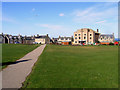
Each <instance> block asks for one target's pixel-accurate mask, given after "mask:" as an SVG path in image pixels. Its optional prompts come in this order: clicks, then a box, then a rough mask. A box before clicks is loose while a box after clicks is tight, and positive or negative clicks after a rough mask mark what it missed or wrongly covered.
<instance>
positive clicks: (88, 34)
mask: <svg viewBox="0 0 120 90" xmlns="http://www.w3.org/2000/svg"><path fill="white" fill-rule="evenodd" d="M99 34H100V33H99V32H98V29H97V31H94V30H92V29H89V28H82V29H78V30H77V31H76V32H74V43H73V44H75V45H80V44H83V43H84V44H85V45H87V44H94V43H97V42H98V38H99Z"/></svg>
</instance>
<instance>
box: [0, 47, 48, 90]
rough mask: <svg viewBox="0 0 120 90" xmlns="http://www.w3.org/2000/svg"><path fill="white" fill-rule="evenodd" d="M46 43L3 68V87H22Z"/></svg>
mask: <svg viewBox="0 0 120 90" xmlns="http://www.w3.org/2000/svg"><path fill="white" fill-rule="evenodd" d="M45 46H46V45H41V46H39V47H38V48H36V49H35V50H33V51H32V52H30V53H28V54H26V55H25V56H24V57H23V58H21V59H19V60H17V61H16V63H15V64H12V65H9V66H8V67H7V68H5V69H3V71H1V72H0V74H1V73H2V88H20V87H22V83H23V82H24V81H25V79H26V77H27V76H28V75H29V74H30V72H31V71H32V67H33V66H34V64H35V62H36V61H37V59H38V57H39V56H40V55H41V53H42V51H43V50H44V48H45Z"/></svg>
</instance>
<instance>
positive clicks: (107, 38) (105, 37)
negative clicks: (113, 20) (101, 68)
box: [99, 33, 114, 44]
mask: <svg viewBox="0 0 120 90" xmlns="http://www.w3.org/2000/svg"><path fill="white" fill-rule="evenodd" d="M99 42H100V43H101V44H109V43H114V33H113V34H100V36H99Z"/></svg>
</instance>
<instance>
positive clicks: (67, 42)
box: [57, 36, 73, 45]
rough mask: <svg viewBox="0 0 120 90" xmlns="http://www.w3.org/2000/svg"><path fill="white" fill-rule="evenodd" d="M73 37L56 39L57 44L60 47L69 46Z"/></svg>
mask: <svg viewBox="0 0 120 90" xmlns="http://www.w3.org/2000/svg"><path fill="white" fill-rule="evenodd" d="M72 41H73V37H72V36H71V37H60V36H59V38H58V40H57V42H58V43H59V44H62V45H70V44H72Z"/></svg>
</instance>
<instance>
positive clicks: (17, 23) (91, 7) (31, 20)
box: [2, 2, 118, 37]
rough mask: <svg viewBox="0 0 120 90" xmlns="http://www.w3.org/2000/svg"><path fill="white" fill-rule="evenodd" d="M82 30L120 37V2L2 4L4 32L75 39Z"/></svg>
mask: <svg viewBox="0 0 120 90" xmlns="http://www.w3.org/2000/svg"><path fill="white" fill-rule="evenodd" d="M80 28H91V29H93V30H97V29H99V31H100V32H101V33H103V34H111V33H115V37H118V3H117V2H106V3H105V2H3V3H2V32H3V33H8V34H12V35H18V34H22V35H36V34H40V35H43V34H49V36H50V37H58V36H59V35H60V36H72V35H73V33H74V32H75V31H76V30H77V29H80Z"/></svg>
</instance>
